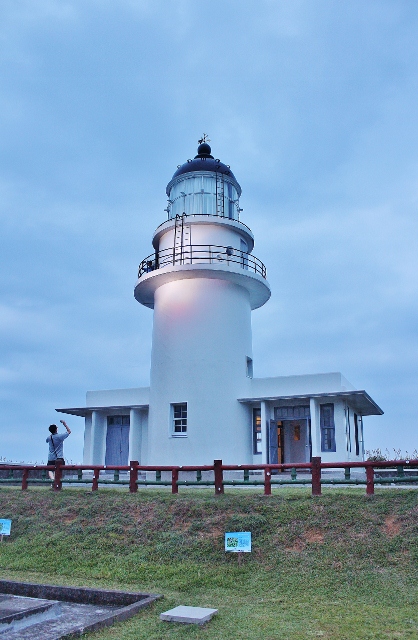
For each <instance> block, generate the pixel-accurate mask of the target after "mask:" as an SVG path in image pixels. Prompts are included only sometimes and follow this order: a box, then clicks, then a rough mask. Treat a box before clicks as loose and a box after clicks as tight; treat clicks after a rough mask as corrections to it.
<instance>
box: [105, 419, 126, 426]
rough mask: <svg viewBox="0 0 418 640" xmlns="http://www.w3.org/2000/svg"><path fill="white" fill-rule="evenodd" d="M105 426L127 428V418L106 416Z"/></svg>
mask: <svg viewBox="0 0 418 640" xmlns="http://www.w3.org/2000/svg"><path fill="white" fill-rule="evenodd" d="M107 424H108V426H113V425H119V426H121V427H122V426H123V427H125V426H128V427H129V416H108V417H107Z"/></svg>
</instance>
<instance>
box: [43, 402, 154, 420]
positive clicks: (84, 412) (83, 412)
mask: <svg viewBox="0 0 418 640" xmlns="http://www.w3.org/2000/svg"><path fill="white" fill-rule="evenodd" d="M148 407H149V405H148V404H128V405H127V404H122V405H109V406H107V407H74V408H70V409H55V411H58V413H67V414H68V415H70V416H80V417H81V418H85V417H86V416H88V415H89V414H90V413H92V412H93V411H126V410H129V409H148Z"/></svg>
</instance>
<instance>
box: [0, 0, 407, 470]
mask: <svg viewBox="0 0 418 640" xmlns="http://www.w3.org/2000/svg"><path fill="white" fill-rule="evenodd" d="M0 24H1V25H2V26H1V29H0V259H1V270H0V434H1V446H0V457H1V458H3V459H4V458H5V459H7V460H14V461H18V462H20V461H25V462H38V463H41V462H43V461H45V460H46V455H47V451H46V444H45V438H46V437H47V435H48V431H47V428H48V426H49V424H50V423H56V422H57V421H58V420H59V418H60V417H63V416H60V415H59V414H57V413H56V411H55V409H56V408H62V407H80V406H83V405H84V404H85V393H86V391H87V390H91V389H113V388H124V387H136V386H148V384H149V367H150V351H151V330H152V311H151V310H149V309H146V308H145V307H142V306H141V305H139V304H138V303H137V302H136V301H135V300H134V297H133V288H134V285H135V281H136V272H137V268H138V264H139V263H140V262H141V260H142V259H143V258H145V257H146V256H147V255H148V254H150V253H151V251H152V245H151V239H152V235H153V231H154V229H155V228H156V227H157V226H158V225H159V224H160V223H161V222H163V221H164V219H165V217H166V214H165V213H164V208H165V207H166V195H165V187H166V185H167V183H168V182H169V180H170V179H171V177H172V175H173V173H174V171H175V170H176V167H177V165H179V164H182V163H183V162H185V161H186V160H187V159H188V158H192V157H193V156H194V155H195V154H196V147H197V140H198V139H199V138H200V137H201V136H202V134H203V133H204V132H205V133H208V134H209V137H210V140H211V146H212V150H213V153H214V155H215V157H217V158H220V159H221V160H222V161H223V162H225V163H226V164H229V165H231V169H232V171H233V172H234V174H235V176H236V178H237V180H238V182H239V183H240V185H241V187H242V190H243V195H242V197H241V201H240V204H241V207H242V208H243V212H242V214H241V220H242V221H243V222H244V223H245V224H247V225H248V226H250V228H251V229H252V231H253V233H254V235H255V247H254V252H253V253H254V254H255V255H256V256H257V257H258V258H260V259H261V260H262V261H263V262H264V264H265V265H266V267H267V277H268V281H269V283H270V285H271V288H272V297H271V299H270V301H269V302H268V303H267V304H266V305H265V306H264V307H262V308H261V309H259V310H257V311H254V312H253V318H252V320H253V350H254V353H253V355H254V375H255V376H257V377H265V376H279V375H292V374H305V373H325V372H330V371H341V372H342V373H343V375H344V376H345V377H346V378H348V380H350V382H351V383H352V384H354V385H355V387H356V388H358V389H365V390H366V391H367V392H368V393H369V394H370V395H371V396H372V398H373V399H374V400H375V401H376V403H377V404H378V405H379V406H380V407H382V409H383V410H384V412H385V413H384V415H383V416H376V417H369V418H366V419H365V421H364V423H365V444H366V448H367V449H369V450H370V449H375V448H378V447H380V448H382V449H385V448H388V449H389V450H390V451H393V449H394V448H395V449H401V450H402V452H406V451H408V452H412V451H413V450H414V449H416V448H418V437H417V426H416V413H417V397H418V393H417V391H418V384H417V381H418V346H417V328H418V327H417V316H418V278H417V275H418V247H417V238H418V216H417V205H418V120H417V113H418V38H417V35H416V34H417V33H418V4H417V3H416V1H415V0H397V1H396V2H393V0H378V1H375V0H368V2H364V0H350V1H349V2H348V1H347V2H341V0H315V2H312V0H257V1H255V0H227V1H220V0H211V2H210V3H209V2H207V3H203V2H196V1H195V0H175V1H174V0H118V1H117V2H111V1H109V0H37V1H36V2H33V0H2V2H1V3H0ZM64 417H65V416H64ZM67 422H68V424H69V426H70V428H71V429H72V434H71V437H70V438H69V439H68V440H66V443H65V455H66V458H67V459H68V460H71V461H72V462H74V463H76V462H80V461H81V460H82V449H83V428H84V424H83V419H82V418H77V417H72V416H70V417H68V419H67Z"/></svg>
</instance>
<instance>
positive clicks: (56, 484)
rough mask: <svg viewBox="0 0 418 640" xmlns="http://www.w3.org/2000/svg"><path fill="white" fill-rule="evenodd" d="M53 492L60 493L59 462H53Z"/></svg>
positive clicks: (60, 473)
mask: <svg viewBox="0 0 418 640" xmlns="http://www.w3.org/2000/svg"><path fill="white" fill-rule="evenodd" d="M53 485H54V491H61V489H62V469H61V460H55V473H54V482H53Z"/></svg>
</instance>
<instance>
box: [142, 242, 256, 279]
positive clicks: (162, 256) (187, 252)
mask: <svg viewBox="0 0 418 640" xmlns="http://www.w3.org/2000/svg"><path fill="white" fill-rule="evenodd" d="M183 264H223V265H226V266H229V265H230V264H231V265H238V266H239V267H241V269H245V270H247V271H252V272H254V273H258V274H259V275H260V276H262V277H263V278H266V277H267V272H266V267H265V266H264V264H263V263H262V262H261V260H259V259H258V258H256V257H255V256H253V255H252V254H251V253H246V252H245V251H241V250H240V249H234V247H221V246H218V245H213V244H193V245H187V246H183V247H180V246H179V247H171V248H169V249H163V250H162V251H157V252H155V253H152V254H151V255H150V256H148V257H147V258H145V259H144V260H143V261H142V262H141V264H140V265H139V269H138V278H140V277H141V276H143V275H144V274H146V273H150V272H151V271H156V270H157V269H162V268H163V267H167V266H169V265H183Z"/></svg>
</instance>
